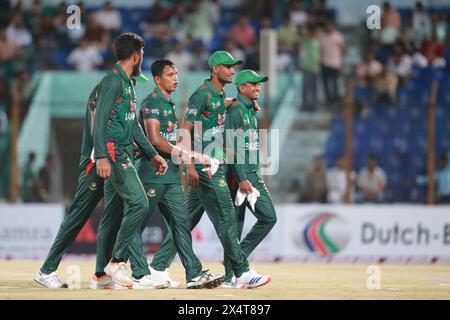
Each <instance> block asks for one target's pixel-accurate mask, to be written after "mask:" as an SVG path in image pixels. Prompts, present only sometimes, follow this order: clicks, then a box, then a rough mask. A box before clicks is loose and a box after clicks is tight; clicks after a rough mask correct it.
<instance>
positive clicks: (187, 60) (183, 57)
mask: <svg viewBox="0 0 450 320" xmlns="http://www.w3.org/2000/svg"><path fill="white" fill-rule="evenodd" d="M166 59H168V60H170V61H173V63H175V65H176V66H177V69H178V72H179V73H182V72H184V71H189V70H191V68H192V54H191V53H190V52H188V51H186V50H184V47H183V45H182V44H181V43H180V42H176V43H175V49H174V50H172V51H170V52H169V53H168V54H167V56H166Z"/></svg>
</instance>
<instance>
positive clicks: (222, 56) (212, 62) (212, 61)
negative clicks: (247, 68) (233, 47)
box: [208, 51, 242, 68]
mask: <svg viewBox="0 0 450 320" xmlns="http://www.w3.org/2000/svg"><path fill="white" fill-rule="evenodd" d="M221 64H224V65H227V66H234V65H236V64H242V60H236V59H234V58H233V56H232V55H231V54H230V53H229V52H226V51H216V52H214V53H213V54H212V55H211V56H210V57H209V60H208V66H209V67H210V68H212V67H215V66H218V65H221Z"/></svg>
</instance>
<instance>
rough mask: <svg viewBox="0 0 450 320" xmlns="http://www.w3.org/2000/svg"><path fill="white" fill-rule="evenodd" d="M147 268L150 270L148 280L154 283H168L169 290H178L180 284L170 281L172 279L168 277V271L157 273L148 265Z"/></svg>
mask: <svg viewBox="0 0 450 320" xmlns="http://www.w3.org/2000/svg"><path fill="white" fill-rule="evenodd" d="M148 268H149V269H150V273H151V275H150V278H151V279H152V280H154V281H158V282H164V281H166V282H169V288H179V287H180V283H179V282H178V281H175V280H172V278H171V277H170V275H169V271H168V270H167V269H166V270H164V271H158V270H156V269H153V268H152V267H151V266H150V265H148Z"/></svg>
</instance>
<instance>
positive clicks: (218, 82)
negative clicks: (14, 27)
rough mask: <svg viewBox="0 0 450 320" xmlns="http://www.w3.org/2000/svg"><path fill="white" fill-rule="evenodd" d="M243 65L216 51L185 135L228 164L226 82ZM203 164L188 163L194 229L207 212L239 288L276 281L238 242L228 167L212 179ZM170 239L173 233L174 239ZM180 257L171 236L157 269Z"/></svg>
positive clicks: (187, 140) (191, 102) (193, 103)
mask: <svg viewBox="0 0 450 320" xmlns="http://www.w3.org/2000/svg"><path fill="white" fill-rule="evenodd" d="M240 63H242V61H240V60H235V59H234V58H233V57H232V56H231V54H230V53H228V52H226V51H216V52H214V53H213V54H212V55H211V56H210V58H209V61H208V64H209V67H210V70H211V79H209V80H206V81H205V83H204V84H203V85H201V86H200V87H199V88H198V89H197V90H196V91H195V92H194V94H192V95H191V97H190V99H189V102H188V106H187V109H186V111H185V118H184V122H183V125H182V129H183V132H188V133H192V132H193V136H194V138H193V139H192V138H191V134H181V139H182V140H183V143H184V147H185V148H189V147H193V148H194V150H198V149H200V150H201V152H202V153H204V154H207V155H209V156H211V157H214V158H216V159H218V160H219V161H223V160H224V152H223V149H224V143H223V133H224V124H225V116H226V115H225V110H226V102H225V93H224V91H223V88H224V86H225V84H227V83H231V82H232V81H233V75H234V73H235V65H237V64H240ZM201 168H202V167H201V165H199V164H188V165H187V177H188V181H189V185H190V186H191V188H190V190H189V192H188V198H187V209H188V213H189V215H190V218H189V220H190V223H191V229H193V228H194V227H195V225H196V224H197V223H198V221H200V218H201V216H202V214H203V211H204V210H203V208H204V209H205V210H206V212H207V214H208V217H209V218H210V220H211V222H212V223H213V225H214V228H215V230H216V232H217V235H218V237H219V239H220V241H221V243H222V246H223V248H224V256H225V257H226V258H225V259H229V260H230V262H231V265H232V270H233V274H235V275H236V277H237V280H236V285H235V287H236V288H255V287H259V286H262V285H265V284H267V283H269V282H270V281H271V277H270V276H267V275H259V274H257V273H256V272H255V271H254V270H250V268H249V265H248V261H247V258H246V256H245V254H244V253H243V252H242V249H241V245H240V242H239V239H238V232H237V224H236V223H237V222H236V213H235V209H234V206H233V202H232V200H231V195H230V190H229V188H228V186H227V183H226V178H225V166H224V165H221V166H219V169H218V170H217V172H216V174H215V175H214V176H212V177H210V176H209V175H207V174H206V173H205V172H203V171H201ZM168 237H170V234H169V235H168ZM174 256H175V248H174V245H173V241H170V238H166V239H165V240H164V242H163V244H162V245H161V248H160V250H159V251H158V253H157V254H156V255H155V257H154V259H153V261H152V263H151V266H152V267H153V268H160V269H162V268H163V267H164V266H168V265H170V263H171V262H172V261H173V258H174Z"/></svg>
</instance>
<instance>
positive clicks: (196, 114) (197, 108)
mask: <svg viewBox="0 0 450 320" xmlns="http://www.w3.org/2000/svg"><path fill="white" fill-rule="evenodd" d="M206 99H207V97H206V95H204V94H200V93H198V92H195V93H194V94H193V95H192V96H191V97H190V98H189V101H188V104H187V108H186V111H185V114H184V120H186V121H191V122H194V121H201V115H202V112H203V111H204V109H205V106H206V102H207V101H206Z"/></svg>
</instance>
